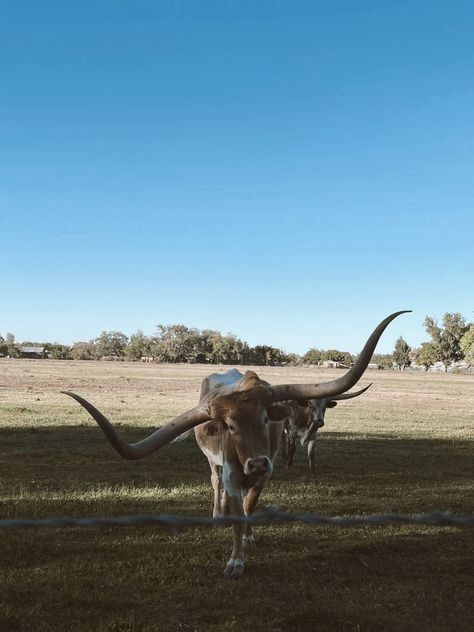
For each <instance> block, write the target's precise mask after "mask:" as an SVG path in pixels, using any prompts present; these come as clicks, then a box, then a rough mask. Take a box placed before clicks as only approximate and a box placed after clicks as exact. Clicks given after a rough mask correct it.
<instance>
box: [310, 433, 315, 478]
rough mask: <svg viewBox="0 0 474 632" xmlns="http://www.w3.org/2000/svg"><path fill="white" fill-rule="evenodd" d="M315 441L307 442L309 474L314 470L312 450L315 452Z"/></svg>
mask: <svg viewBox="0 0 474 632" xmlns="http://www.w3.org/2000/svg"><path fill="white" fill-rule="evenodd" d="M315 446H316V441H314V440H312V441H309V442H308V465H309V469H310V470H311V474H314V473H315V472H316V469H315V467H314V452H315Z"/></svg>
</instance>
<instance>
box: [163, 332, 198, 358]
mask: <svg viewBox="0 0 474 632" xmlns="http://www.w3.org/2000/svg"><path fill="white" fill-rule="evenodd" d="M199 338H200V335H199V331H198V330H197V329H190V328H189V327H186V325H158V326H157V328H156V335H155V336H154V337H153V342H152V353H153V356H154V357H155V358H156V359H157V360H158V362H195V361H196V348H198V349H199V344H200V340H199Z"/></svg>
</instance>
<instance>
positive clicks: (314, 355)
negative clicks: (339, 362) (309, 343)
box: [303, 347, 324, 364]
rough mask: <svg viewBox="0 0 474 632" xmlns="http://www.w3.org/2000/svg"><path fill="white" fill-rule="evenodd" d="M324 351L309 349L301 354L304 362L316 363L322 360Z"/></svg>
mask: <svg viewBox="0 0 474 632" xmlns="http://www.w3.org/2000/svg"><path fill="white" fill-rule="evenodd" d="M323 357H324V351H323V350H322V349H315V348H314V347H313V348H311V349H309V350H308V351H307V352H306V353H305V354H304V356H303V362H304V364H318V363H319V362H322V361H323Z"/></svg>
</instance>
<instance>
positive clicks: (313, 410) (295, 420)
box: [281, 384, 372, 474]
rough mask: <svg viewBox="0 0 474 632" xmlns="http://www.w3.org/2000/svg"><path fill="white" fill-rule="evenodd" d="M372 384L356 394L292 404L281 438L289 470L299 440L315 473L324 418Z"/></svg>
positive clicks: (283, 454) (283, 455) (296, 401)
mask: <svg viewBox="0 0 474 632" xmlns="http://www.w3.org/2000/svg"><path fill="white" fill-rule="evenodd" d="M371 386H372V384H369V386H366V387H365V388H363V389H362V390H360V391H356V392H354V393H344V394H342V395H337V396H336V397H331V398H329V399H328V398H322V399H306V400H305V399H303V400H301V399H300V400H294V401H292V402H290V404H289V406H290V408H291V414H290V416H289V417H288V419H286V420H285V427H284V430H283V433H282V436H281V440H282V451H281V454H282V458H283V459H284V460H285V461H286V467H287V469H288V468H289V467H291V466H292V465H293V458H294V456H295V452H296V442H297V440H298V439H299V441H300V443H301V445H302V446H303V447H305V446H306V447H307V455H308V465H309V469H310V470H311V472H312V473H313V474H314V473H315V467H314V448H315V443H316V433H317V432H318V430H319V428H322V427H323V426H324V416H325V414H326V410H327V409H328V408H334V407H335V406H337V402H338V401H340V400H341V399H352V398H353V397H358V396H359V395H362V393H365V391H366V390H367V389H368V388H370V387H371Z"/></svg>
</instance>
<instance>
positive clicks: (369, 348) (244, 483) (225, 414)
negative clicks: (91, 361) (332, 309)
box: [65, 312, 404, 579]
mask: <svg viewBox="0 0 474 632" xmlns="http://www.w3.org/2000/svg"><path fill="white" fill-rule="evenodd" d="M402 313H404V312H396V313H395V314H392V315H391V316H388V317H387V318H386V319H385V320H383V321H382V322H381V323H380V324H379V325H378V327H376V329H375V330H374V332H373V333H372V335H371V336H370V337H369V339H368V340H367V342H366V344H365V346H364V348H363V350H362V352H361V353H360V355H359V357H358V360H357V362H356V363H355V365H354V366H353V367H352V368H351V369H350V370H349V371H348V372H347V373H345V374H344V375H343V376H341V377H340V378H338V379H336V380H332V381H330V382H326V383H323V384H278V385H274V386H271V385H270V384H269V383H268V382H265V381H264V380H261V379H260V378H259V377H258V376H257V374H256V373H254V372H253V371H247V372H246V373H245V374H244V375H242V374H241V373H240V372H239V371H236V370H231V371H227V372H226V373H224V374H223V375H217V374H214V375H211V376H209V377H207V378H205V379H204V381H203V384H202V388H201V397H200V401H199V404H198V405H197V406H196V407H195V408H192V409H190V410H187V411H186V412H184V413H182V414H181V415H178V416H177V417H175V418H174V419H173V420H172V421H170V422H168V423H167V424H165V425H164V426H162V427H161V428H158V430H156V431H155V432H153V433H151V434H150V435H149V436H148V437H145V438H144V439H142V440H141V441H138V442H137V443H132V444H130V443H127V442H126V441H124V440H123V439H122V438H121V437H120V436H119V434H118V433H117V431H116V430H115V428H114V427H113V426H112V424H111V423H110V422H109V421H108V419H107V418H106V417H105V416H104V415H103V414H102V413H101V412H100V411H99V410H97V408H95V407H94V406H93V405H92V404H90V403H89V402H88V401H87V400H85V399H84V398H83V397H81V396H79V395H76V394H75V393H71V392H65V394H66V395H70V396H71V397H73V398H74V399H75V400H77V401H78V402H79V403H80V404H81V405H82V406H83V407H84V408H85V409H86V410H87V411H88V412H89V413H90V414H91V415H92V417H93V418H94V419H95V420H96V422H97V423H98V424H99V426H100V427H101V428H102V430H103V431H104V433H105V435H106V437H107V438H108V440H109V441H110V443H111V444H112V446H113V447H114V448H115V450H117V452H118V453H119V454H120V455H121V456H123V457H124V458H126V459H141V458H144V457H146V456H148V455H150V454H152V453H153V452H156V451H157V450H159V449H160V448H162V447H163V446H165V445H167V444H168V443H170V442H171V441H172V440H173V439H175V438H176V437H178V436H179V435H181V434H182V433H184V432H186V431H188V430H190V429H191V428H196V439H197V442H198V444H199V447H200V448H201V450H202V451H203V452H204V454H205V455H206V456H207V458H208V460H209V463H210V465H211V471H212V477H211V478H212V483H213V486H214V492H215V503H214V510H215V511H214V513H215V515H218V514H219V513H222V512H223V511H226V510H229V511H230V512H231V513H232V514H234V515H236V516H245V515H249V514H251V513H252V512H253V510H254V508H255V506H256V504H257V502H258V499H259V496H260V493H261V491H262V489H263V488H264V486H265V485H266V483H267V482H268V480H269V478H270V476H271V474H272V470H273V460H274V458H275V455H276V454H277V452H278V444H279V438H280V435H281V431H282V427H283V420H284V418H285V417H286V416H287V414H288V410H287V408H286V406H285V405H282V402H287V401H289V400H293V399H296V400H300V399H321V398H327V399H331V398H334V397H336V396H338V395H340V394H342V393H345V392H346V391H348V390H349V389H351V388H352V387H353V386H354V384H356V383H357V382H358V381H359V379H360V378H361V376H362V374H363V373H364V371H365V369H366V368H367V365H368V363H369V361H370V358H371V357H372V354H373V352H374V349H375V347H376V345H377V342H378V340H379V338H380V336H381V335H382V333H383V331H384V330H385V328H386V327H387V325H388V324H389V323H390V322H391V321H392V320H393V319H394V318H396V317H397V316H398V315H399V314H402ZM222 492H223V493H222ZM222 496H224V499H223V500H224V502H221V501H222ZM233 532H234V543H233V547H232V552H231V555H230V559H229V561H228V562H227V564H226V567H225V570H224V574H225V575H227V576H228V577H230V578H232V579H237V578H239V577H241V575H242V573H243V571H244V548H243V547H244V536H245V535H246V534H247V535H249V530H248V529H247V528H246V525H245V524H244V523H242V522H238V523H234V525H233Z"/></svg>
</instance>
